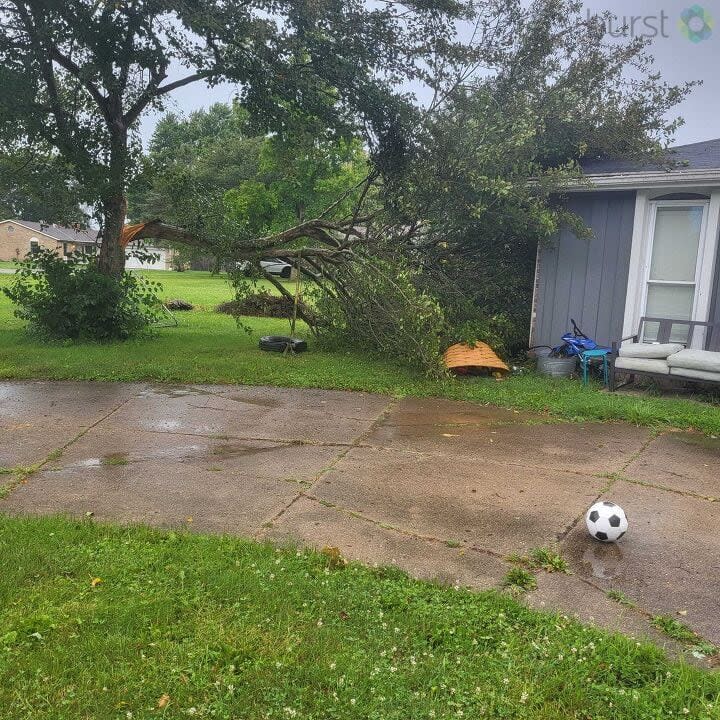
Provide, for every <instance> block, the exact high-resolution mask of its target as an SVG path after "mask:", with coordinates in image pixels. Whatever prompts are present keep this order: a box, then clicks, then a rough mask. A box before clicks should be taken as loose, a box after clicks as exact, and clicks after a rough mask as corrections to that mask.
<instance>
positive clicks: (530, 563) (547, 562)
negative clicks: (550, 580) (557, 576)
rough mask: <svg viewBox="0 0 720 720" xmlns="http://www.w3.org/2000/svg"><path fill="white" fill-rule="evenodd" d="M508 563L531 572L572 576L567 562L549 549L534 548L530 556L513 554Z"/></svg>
mask: <svg viewBox="0 0 720 720" xmlns="http://www.w3.org/2000/svg"><path fill="white" fill-rule="evenodd" d="M508 561H509V562H511V563H513V564H514V565H520V566H522V567H525V568H529V569H531V570H544V571H545V572H548V573H554V572H561V573H565V575H572V572H571V571H570V566H569V565H568V562H567V560H565V558H564V557H562V555H560V554H559V553H557V552H555V551H554V550H550V549H549V548H533V549H532V550H531V551H530V553H529V554H528V555H520V554H518V553H513V554H512V555H509V556H508Z"/></svg>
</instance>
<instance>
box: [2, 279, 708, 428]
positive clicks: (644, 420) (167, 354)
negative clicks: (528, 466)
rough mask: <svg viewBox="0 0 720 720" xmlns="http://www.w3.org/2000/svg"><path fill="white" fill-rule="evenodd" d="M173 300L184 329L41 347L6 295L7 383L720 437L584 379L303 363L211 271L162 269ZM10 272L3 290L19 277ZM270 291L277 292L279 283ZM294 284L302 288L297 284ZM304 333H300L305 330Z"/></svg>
mask: <svg viewBox="0 0 720 720" xmlns="http://www.w3.org/2000/svg"><path fill="white" fill-rule="evenodd" d="M151 275H152V277H153V278H155V279H158V280H160V281H161V282H162V283H163V285H164V291H163V296H164V297H165V298H166V299H171V298H178V297H179V298H182V299H185V300H189V301H190V302H193V303H195V304H196V305H197V307H196V309H195V310H194V311H192V312H189V313H177V317H178V319H179V321H180V326H179V327H177V328H161V329H159V330H158V331H157V334H156V335H155V336H154V337H149V338H143V339H140V340H133V341H130V342H125V343H114V344H107V345H97V344H92V343H82V344H74V345H73V344H63V343H48V342H43V341H38V340H36V339H33V338H31V337H28V335H27V334H26V333H25V331H24V329H23V325H22V323H21V322H20V321H18V320H17V319H16V318H15V317H13V314H12V306H11V304H10V302H9V301H8V299H7V298H6V297H5V296H2V295H0V378H6V379H8V378H14V379H29V378H46V379H58V380H60V379H76V380H127V381H134V380H150V381H158V382H166V383H244V384H250V385H263V384H267V385H280V386H293V387H324V388H332V389H347V390H366V391H371V392H379V393H386V394H389V395H395V396H406V395H417V396H440V397H447V398H454V399H461V400H470V401H474V402H481V403H491V404H496V405H500V406H504V407H514V408H520V409H526V410H535V411H539V412H546V413H549V414H550V415H552V416H554V417H557V418H564V419H570V420H626V421H629V422H632V423H637V424H641V425H657V426H672V427H679V428H696V429H698V430H702V431H704V432H707V433H715V434H717V433H720V406H719V405H718V404H710V403H707V402H696V401H694V400H692V399H687V398H677V399H675V398H668V397H653V396H652V395H649V394H643V395H628V394H624V393H618V394H614V395H610V394H608V393H605V392H601V391H600V390H599V389H598V388H597V386H591V387H584V386H583V385H582V384H581V383H580V382H578V381H575V380H552V379H548V378H543V377H538V376H536V375H533V374H531V373H528V374H524V375H520V376H515V377H511V378H510V379H508V380H505V381H503V382H498V381H496V380H492V379H482V378H475V379H461V380H452V379H448V380H443V381H439V382H435V381H429V380H426V379H425V378H423V377H422V376H421V375H419V374H418V373H415V372H413V371H411V370H408V369H407V368H404V367H402V366H400V365H399V364H397V363H395V362H393V361H392V360H390V359H383V358H377V357H371V356H370V355H368V354H367V353H363V352H360V351H357V350H353V351H348V352H343V351H331V350H326V349H322V348H319V347H317V346H316V345H314V344H313V343H312V342H311V343H310V352H308V353H305V354H302V355H298V356H295V357H284V356H282V355H279V354H273V353H264V352H261V351H260V350H259V349H258V347H257V342H258V338H259V337H260V336H261V335H267V334H287V332H288V330H289V326H288V323H287V322H286V321H284V320H274V319H264V318H250V319H248V321H247V324H248V325H249V327H250V328H251V330H252V333H251V334H248V333H246V332H245V331H244V330H242V329H239V328H238V327H237V325H236V323H235V321H234V320H233V318H231V317H229V316H227V315H219V314H217V313H215V312H213V308H214V306H215V305H217V304H218V303H219V302H222V301H223V300H229V299H231V297H232V292H231V289H230V287H229V286H228V284H227V281H226V280H225V278H224V277H213V276H211V275H210V274H209V273H203V272H186V273H175V272H153V273H151ZM10 279H11V276H10V275H0V287H1V286H2V285H3V284H6V283H8V282H9V281H10ZM267 287H270V286H269V285H268V286H267ZM291 287H292V286H291ZM303 329H304V328H302V327H300V333H301V334H302V331H303Z"/></svg>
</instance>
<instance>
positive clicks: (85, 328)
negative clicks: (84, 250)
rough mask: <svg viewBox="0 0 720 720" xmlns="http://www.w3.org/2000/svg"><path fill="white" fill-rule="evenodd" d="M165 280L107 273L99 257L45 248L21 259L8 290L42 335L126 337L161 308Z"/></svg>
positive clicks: (23, 315) (21, 313)
mask: <svg viewBox="0 0 720 720" xmlns="http://www.w3.org/2000/svg"><path fill="white" fill-rule="evenodd" d="M160 287H161V286H160V284H159V283H157V282H154V281H151V280H148V279H146V278H144V277H142V276H138V275H131V274H130V273H123V275H122V276H121V277H120V278H119V279H118V278H113V277H109V276H107V275H104V274H103V273H101V272H100V271H99V270H98V269H97V265H96V262H95V260H94V259H92V258H91V259H88V258H87V257H85V256H83V255H82V254H79V253H75V254H72V255H70V256H68V257H67V258H66V259H65V260H63V258H61V257H58V256H57V255H56V254H55V253H54V252H52V251H51V250H47V249H45V248H41V249H40V250H38V251H37V252H35V253H33V254H32V255H28V256H27V257H26V258H25V259H24V260H22V261H20V262H19V263H18V270H17V272H16V273H15V275H14V276H13V279H12V281H11V283H10V286H9V287H6V288H3V292H4V293H5V295H7V296H8V297H9V298H10V300H11V301H12V302H13V303H14V304H15V305H16V306H17V307H16V308H15V315H16V316H17V317H19V318H20V319H22V320H26V321H27V323H28V328H29V329H30V330H31V331H32V332H35V333H37V334H39V335H41V336H42V337H46V338H50V339H57V340H98V341H104V340H124V339H127V338H129V337H132V336H133V335H137V334H139V333H141V332H142V331H144V330H146V329H147V328H148V326H149V325H150V324H151V323H152V322H153V321H154V320H155V319H156V318H157V317H158V315H159V313H160V312H161V304H160V300H159V299H158V296H157V293H158V291H159V290H160Z"/></svg>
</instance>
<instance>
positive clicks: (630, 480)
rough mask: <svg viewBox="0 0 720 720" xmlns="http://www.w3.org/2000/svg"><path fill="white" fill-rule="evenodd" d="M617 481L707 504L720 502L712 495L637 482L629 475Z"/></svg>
mask: <svg viewBox="0 0 720 720" xmlns="http://www.w3.org/2000/svg"><path fill="white" fill-rule="evenodd" d="M617 480H618V481H620V482H626V483H629V484H631V485H640V486H641V487H646V488H652V489H653V490H660V491H661V492H669V493H674V494H675V495H682V496H683V497H689V498H694V499H695V500H704V501H705V502H711V503H716V502H720V498H716V497H714V496H712V495H701V494H700V493H696V492H693V491H692V490H678V489H677V488H671V487H666V486H665V485H655V484H654V483H651V482H647V481H645V480H635V478H631V477H628V476H627V475H618V477H617Z"/></svg>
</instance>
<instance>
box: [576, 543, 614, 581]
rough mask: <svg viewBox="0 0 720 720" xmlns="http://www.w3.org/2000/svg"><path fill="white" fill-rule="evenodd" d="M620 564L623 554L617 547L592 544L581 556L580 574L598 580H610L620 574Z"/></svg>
mask: <svg viewBox="0 0 720 720" xmlns="http://www.w3.org/2000/svg"><path fill="white" fill-rule="evenodd" d="M622 564H623V552H622V550H621V549H620V546H619V545H617V544H615V543H608V544H607V545H601V544H600V543H597V542H593V543H591V544H590V545H588V546H587V549H586V550H585V552H584V553H583V554H582V558H581V568H580V574H582V575H585V577H594V578H599V579H600V580H612V579H613V578H614V577H617V576H618V575H619V574H620V573H621V571H622Z"/></svg>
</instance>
